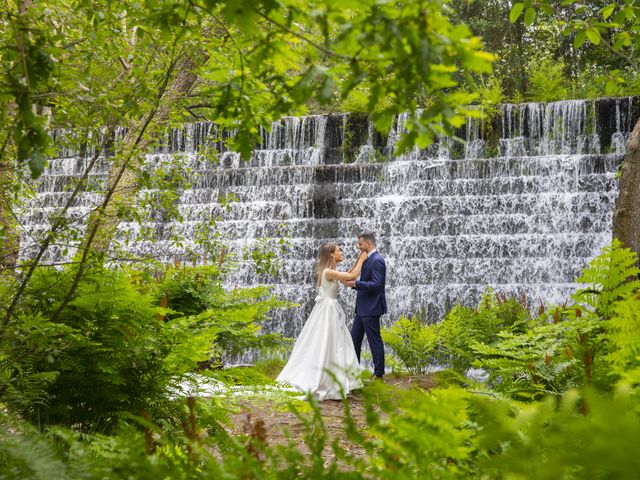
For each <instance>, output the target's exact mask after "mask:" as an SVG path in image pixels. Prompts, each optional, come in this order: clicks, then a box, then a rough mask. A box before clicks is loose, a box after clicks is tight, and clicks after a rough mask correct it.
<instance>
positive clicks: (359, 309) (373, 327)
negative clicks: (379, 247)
mask: <svg viewBox="0 0 640 480" xmlns="http://www.w3.org/2000/svg"><path fill="white" fill-rule="evenodd" d="M386 276H387V266H386V265H385V263H384V258H382V255H380V253H378V252H377V251H376V252H373V253H372V254H371V255H370V256H369V258H367V259H366V260H365V262H364V263H363V264H362V270H361V271H360V280H358V281H356V285H355V289H356V291H357V292H358V293H357V296H356V316H355V318H354V319H353V326H352V327H351V338H352V339H353V346H354V347H355V349H356V354H357V355H358V360H360V350H361V349H362V340H363V339H364V334H365V333H366V334H367V340H368V341H369V348H370V349H371V355H372V356H373V365H374V369H373V374H374V375H375V376H377V377H381V376H383V375H384V345H383V344H382V337H381V336H380V317H381V316H382V315H384V314H385V313H387V299H386V297H385V294H384V288H385V281H386Z"/></svg>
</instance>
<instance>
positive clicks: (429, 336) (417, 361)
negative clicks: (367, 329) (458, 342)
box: [381, 315, 437, 374]
mask: <svg viewBox="0 0 640 480" xmlns="http://www.w3.org/2000/svg"><path fill="white" fill-rule="evenodd" d="M381 334H382V340H384V342H385V343H386V344H387V345H388V346H389V347H390V348H391V349H392V350H393V351H394V353H395V354H396V355H397V356H398V357H399V358H400V360H402V362H403V363H404V364H405V366H406V367H407V369H408V370H409V371H410V372H411V373H415V374H420V373H424V372H426V370H427V368H428V367H429V365H430V364H431V362H432V358H433V355H434V353H435V347H436V342H437V336H436V331H435V328H434V327H433V325H426V324H425V323H424V322H423V321H421V320H420V319H419V318H418V316H416V315H414V316H412V317H411V318H407V317H400V319H399V320H398V321H396V322H395V323H394V324H393V325H391V326H390V327H385V328H383V329H382V331H381Z"/></svg>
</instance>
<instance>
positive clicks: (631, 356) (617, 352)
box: [606, 293, 640, 387]
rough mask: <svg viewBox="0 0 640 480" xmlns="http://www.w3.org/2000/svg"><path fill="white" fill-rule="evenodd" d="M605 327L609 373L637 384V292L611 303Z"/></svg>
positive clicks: (639, 303)
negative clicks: (609, 318) (611, 314)
mask: <svg viewBox="0 0 640 480" xmlns="http://www.w3.org/2000/svg"><path fill="white" fill-rule="evenodd" d="M606 330H607V339H608V341H609V344H610V345H609V353H608V355H607V360H608V361H609V364H610V367H611V374H612V375H613V376H614V377H616V379H619V380H620V381H621V382H623V383H626V384H630V385H632V386H635V387H637V386H638V385H640V293H638V294H637V295H635V296H631V297H629V298H627V299H626V300H624V301H621V302H618V303H617V304H616V305H615V306H614V314H613V317H612V318H611V320H609V322H608V324H607V326H606Z"/></svg>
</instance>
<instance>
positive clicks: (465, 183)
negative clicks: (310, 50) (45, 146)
mask: <svg viewBox="0 0 640 480" xmlns="http://www.w3.org/2000/svg"><path fill="white" fill-rule="evenodd" d="M636 111H637V106H636V104H635V103H634V102H633V99H631V98H621V99H605V100H598V101H581V100H575V101H563V102H556V103H550V104H538V103H529V104H521V105H504V106H502V109H501V111H500V112H499V114H498V115H497V117H496V119H495V120H494V121H493V122H491V123H488V124H485V125H484V126H482V125H481V124H480V123H479V121H478V120H472V119H469V121H468V122H467V125H466V127H464V128H463V129H462V131H461V132H458V134H457V136H459V137H462V138H464V139H466V140H467V142H466V143H465V144H458V143H457V142H454V141H452V140H451V139H442V140H441V141H439V142H437V143H436V144H434V145H432V146H431V147H429V148H428V149H426V150H423V151H419V150H417V149H414V150H413V151H411V152H409V153H406V154H404V155H401V156H399V157H398V158H395V156H394V148H395V142H396V141H397V139H398V138H399V135H400V134H401V133H402V131H403V128H404V123H405V122H406V120H407V116H400V117H399V118H398V119H397V120H396V122H395V125H394V127H393V130H392V131H391V132H390V134H389V135H388V137H386V138H385V137H383V136H381V135H380V134H378V133H376V132H375V131H374V130H373V128H372V126H371V125H370V124H369V123H368V121H367V119H366V118H365V117H362V116H358V115H331V116H309V117H303V118H285V119H283V120H281V121H280V122H276V123H275V124H274V125H272V127H271V129H270V131H266V130H265V131H264V132H263V135H262V136H263V141H262V147H260V148H257V149H256V150H255V151H254V152H253V154H252V156H251V158H250V159H249V160H248V161H244V160H242V159H240V157H239V155H237V154H235V153H232V152H227V151H225V150H224V147H223V143H222V141H221V140H222V139H223V138H224V136H225V135H227V136H228V135H229V134H230V133H228V132H227V133H225V132H219V131H217V130H216V128H215V126H213V125H212V124H209V123H196V124H190V125H186V126H185V127H184V128H181V129H173V130H171V131H170V132H168V133H167V138H166V139H165V141H164V142H162V144H161V145H160V146H158V147H157V148H156V149H155V151H154V153H150V154H148V155H147V162H148V164H149V165H156V164H161V163H162V162H164V161H166V160H169V159H171V157H172V156H175V155H176V154H178V153H179V154H181V155H184V156H185V162H186V163H187V165H188V167H189V169H190V170H189V171H190V172H191V173H189V176H190V178H191V183H192V185H191V188H190V189H188V190H185V191H184V192H183V193H182V195H181V197H180V201H179V209H180V212H181V214H182V216H183V221H180V222H177V221H171V222H166V221H162V218H161V216H160V215H158V220H157V222H155V224H153V225H152V226H154V227H156V234H155V239H153V240H151V241H149V240H148V241H136V240H135V235H133V234H134V233H135V232H137V231H138V230H139V226H137V225H136V224H134V223H130V222H124V223H123V224H122V225H121V226H120V230H121V236H122V237H123V238H131V241H130V242H129V244H128V246H127V249H128V251H129V253H130V254H131V255H141V256H142V255H148V254H153V255H154V256H156V257H158V258H159V259H160V260H163V261H165V262H171V261H173V258H174V256H175V255H180V254H183V253H184V252H185V250H186V249H187V248H189V247H192V246H193V239H194V236H195V235H196V231H197V229H198V227H199V226H200V225H202V224H203V223H204V222H207V221H208V220H210V219H211V217H212V216H219V217H220V220H219V221H218V222H217V223H216V231H217V232H218V233H220V234H222V241H223V243H225V244H226V245H228V246H229V248H230V249H231V250H234V251H236V252H241V251H242V250H243V249H244V248H246V247H250V246H252V245H254V244H255V243H256V242H257V241H259V239H264V238H267V239H269V238H271V239H274V238H280V237H281V236H282V235H283V234H284V235H288V236H289V238H288V243H287V245H288V247H287V251H286V253H285V254H284V258H283V263H282V268H280V269H279V270H278V272H277V274H276V276H275V278H273V277H271V278H269V277H265V276H261V275H259V274H257V273H256V271H255V269H254V268H253V267H252V266H251V265H250V264H242V263H241V264H240V266H239V268H238V269H237V270H236V271H235V272H234V273H233V274H232V275H231V277H230V278H229V280H228V286H229V287H233V286H249V285H255V284H257V283H274V284H275V292H276V293H278V294H279V295H280V296H282V297H283V298H285V299H287V300H291V301H293V302H297V303H300V304H301V305H302V307H301V308H298V309H292V310H288V311H283V312H279V313H277V314H276V315H275V316H274V318H273V319H272V320H271V322H270V324H269V325H268V329H270V330H276V331H280V332H283V333H285V334H287V335H290V336H294V335H296V334H297V332H298V331H299V330H300V328H301V327H302V325H303V323H304V319H305V318H306V315H307V314H308V312H309V310H310V307H311V305H312V302H313V298H314V297H315V293H316V289H315V286H314V278H313V265H314V261H315V258H316V254H317V251H318V247H319V245H320V244H321V243H322V242H325V241H335V242H338V243H339V244H341V245H342V246H343V247H344V249H345V251H346V257H347V262H351V261H353V260H354V259H355V257H356V248H355V239H356V235H357V234H358V233H359V232H361V231H364V230H371V231H374V232H375V233H376V234H377V236H378V239H379V245H378V248H379V250H380V251H381V252H382V254H383V255H384V256H385V257H386V260H387V266H388V267H387V268H388V276H387V299H388V304H389V315H388V316H387V317H386V320H385V321H387V322H388V321H389V319H394V318H397V316H398V315H400V314H403V313H412V312H416V311H418V310H424V311H426V313H427V315H428V316H429V317H430V318H432V319H438V318H440V317H441V316H442V315H443V313H444V312H445V311H446V309H448V308H450V307H451V306H452V305H453V304H454V303H464V304H471V303H474V302H477V300H478V299H479V296H480V295H481V293H482V291H483V290H484V288H485V287H486V286H488V285H490V286H492V287H493V288H494V290H496V291H498V292H504V293H517V294H522V293H525V294H526V296H527V297H528V298H529V299H530V300H531V301H535V302H538V301H542V302H561V301H563V300H564V299H565V298H567V296H568V295H569V294H570V293H571V292H572V291H573V290H574V289H575V288H576V285H575V284H574V280H575V278H576V277H577V276H578V275H579V273H580V271H581V269H582V268H583V267H584V266H585V265H586V264H587V262H588V261H589V260H590V259H591V258H593V257H594V256H596V255H597V254H598V252H599V250H600V248H601V247H603V246H604V245H606V244H607V243H609V242H610V240H611V214H612V209H613V206H614V202H615V198H616V195H617V182H616V172H617V169H618V166H619V164H620V161H621V158H622V155H623V153H624V149H625V144H626V141H627V140H628V137H629V132H630V131H631V128H632V126H633V122H634V121H635V119H636V118H637V116H638V115H637V113H636ZM65 134H69V132H59V133H58V135H60V136H63V135H65ZM116 136H117V138H122V136H123V132H122V131H121V132H118V133H117V135H116ZM203 147H207V148H210V149H214V150H216V151H218V152H219V163H217V164H214V163H212V162H211V161H210V160H208V159H207V157H206V156H205V155H203V154H202V152H203ZM91 153H92V152H88V151H73V150H62V151H61V153H60V158H56V159H53V160H51V161H50V162H49V166H48V168H47V170H46V171H45V173H44V175H43V176H42V178H41V180H40V181H39V183H38V195H37V196H36V198H34V200H33V201H32V202H31V204H30V206H29V208H28V209H27V210H26V211H25V212H24V215H23V216H22V221H23V223H25V224H26V225H27V226H28V227H29V231H30V235H25V236H23V238H22V254H21V255H22V257H23V258H25V257H29V256H30V255H32V253H33V251H34V248H35V247H34V245H33V241H32V238H33V236H34V235H35V236H37V234H38V232H42V231H44V230H46V229H47V228H48V224H49V216H50V215H51V214H52V213H55V211H57V210H58V209H59V208H60V207H61V206H62V205H63V204H64V202H65V201H66V199H67V198H68V195H69V193H68V190H65V187H66V186H67V184H68V183H69V182H70V181H71V180H72V179H74V178H76V177H78V176H79V175H80V174H81V172H82V171H83V169H84V167H85V165H86V163H87V161H88V158H89V156H90V154H91ZM381 160H386V161H381ZM108 168H109V162H108V159H101V160H100V162H99V164H98V167H97V169H96V170H94V172H93V173H92V175H91V179H92V181H93V182H94V183H95V184H96V185H100V184H101V182H104V179H105V178H106V176H107V174H108ZM229 195H232V196H233V197H235V201H234V202H232V203H230V204H229V205H228V206H227V207H226V208H223V207H221V206H220V205H219V204H218V202H217V200H218V199H219V198H221V197H223V196H229ZM99 201H100V195H99V194H98V193H86V194H83V195H81V196H80V198H79V199H78V201H77V203H76V204H75V205H74V206H73V208H72V209H71V210H70V216H71V218H72V219H74V220H75V221H76V222H78V223H79V224H81V223H82V221H83V219H84V218H86V215H87V213H88V212H89V211H90V209H91V208H92V207H93V206H95V205H96V204H97V203H98V202H99ZM176 233H177V234H180V235H184V236H185V237H186V239H187V241H186V243H185V244H184V245H182V246H177V245H176V244H174V243H172V242H171V241H170V238H171V236H172V235H173V234H176ZM70 242H71V244H72V245H71V247H72V248H71V249H70V250H69V249H67V248H66V247H65V246H64V245H54V246H52V247H51V248H50V251H49V252H48V255H47V257H46V258H47V260H48V261H57V260H60V259H61V258H63V257H64V256H68V255H70V254H72V253H73V243H74V242H73V239H71V240H70ZM197 248H198V247H197V246H196V247H194V249H195V250H196V251H197ZM353 300H354V293H353V292H352V291H349V290H343V291H342V292H341V293H340V301H341V302H342V303H343V305H344V306H345V309H346V311H347V312H351V311H352V308H353Z"/></svg>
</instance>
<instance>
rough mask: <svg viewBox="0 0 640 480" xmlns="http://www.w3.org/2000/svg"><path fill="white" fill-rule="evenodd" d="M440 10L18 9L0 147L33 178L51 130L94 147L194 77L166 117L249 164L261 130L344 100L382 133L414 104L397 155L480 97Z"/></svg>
mask: <svg viewBox="0 0 640 480" xmlns="http://www.w3.org/2000/svg"><path fill="white" fill-rule="evenodd" d="M447 12H448V6H447V3H446V2H445V1H443V0H411V1H408V2H407V1H404V2H398V1H387V2H378V1H374V0H365V1H360V0H359V1H350V0H346V1H340V2H337V1H333V0H325V1H319V2H301V1H298V0H283V1H273V0H266V1H258V2H254V1H246V0H235V1H209V0H191V1H177V0H163V1H153V2H152V1H122V2H108V1H104V0H79V1H55V2H51V1H35V2H30V1H26V0H20V1H18V2H17V3H15V4H13V5H10V6H9V7H8V8H7V9H5V10H4V11H3V13H2V14H0V23H1V24H2V26H3V28H2V34H1V35H2V36H1V37H0V42H1V43H2V46H3V48H2V52H3V53H2V56H1V57H0V62H1V63H2V67H3V68H2V71H3V72H5V73H4V74H3V77H2V87H3V88H2V93H1V97H0V114H1V115H2V117H3V121H2V124H3V125H4V126H5V128H3V130H4V131H3V136H2V141H3V142H4V144H5V145H6V146H9V145H13V146H14V147H15V154H16V157H17V158H18V160H19V161H20V162H24V161H26V162H28V163H29V167H30V170H31V172H32V174H33V175H34V176H37V175H38V174H39V173H40V172H41V171H42V168H43V165H44V161H45V158H46V156H47V154H49V153H50V152H51V150H50V148H51V145H50V142H49V138H48V137H49V135H48V133H47V128H51V127H64V128H76V129H82V128H84V129H87V130H90V131H92V132H93V135H92V137H91V138H93V139H96V138H98V137H99V135H98V133H99V132H100V131H102V130H104V129H107V128H113V127H114V126H115V125H121V126H126V125H129V124H131V123H132V122H135V121H138V120H139V119H140V118H143V117H145V115H148V114H149V113H150V112H153V111H154V110H156V109H157V106H158V104H159V102H160V101H161V98H162V97H163V95H164V96H166V95H167V94H168V92H167V90H168V89H169V87H170V85H171V80H172V79H173V78H174V77H175V76H176V75H177V74H178V73H179V70H180V69H185V68H192V69H193V71H194V73H195V75H196V76H197V84H196V85H195V88H194V89H193V90H191V91H189V92H188V94H184V95H179V96H178V98H176V101H175V102H174V104H173V105H172V106H171V108H170V115H169V116H168V117H167V121H182V120H188V119H207V120H211V121H214V122H216V123H217V124H219V125H220V126H221V127H223V128H228V129H232V130H233V131H234V132H235V135H234V136H233V139H232V140H231V143H232V146H233V147H234V148H235V149H237V150H239V151H241V152H242V153H243V154H244V155H247V154H248V153H249V151H250V149H251V148H252V147H253V146H254V145H255V144H256V143H257V141H258V140H259V127H260V126H268V125H269V124H270V122H271V121H272V120H274V119H277V118H279V117H281V116H283V115H291V114H300V113H303V112H304V111H305V108H306V106H307V105H308V104H309V102H310V101H313V102H317V103H318V104H320V105H326V104H328V103H330V102H340V101H348V102H350V104H351V105H352V106H355V107H356V108H360V109H362V110H365V111H368V112H370V113H371V114H372V115H373V116H374V117H375V120H376V125H377V126H378V128H380V129H381V130H385V129H388V128H389V126H390V124H391V121H392V116H393V114H395V113H398V112H404V111H410V112H412V111H415V110H416V109H417V108H419V107H422V108H424V110H422V113H421V114H420V118H419V119H416V120H415V121H414V122H413V123H411V124H410V127H409V128H410V133H409V135H408V137H407V140H406V143H405V148H406V146H408V145H410V144H414V143H417V144H418V145H421V146H424V145H426V144H427V143H429V142H430V140H431V139H432V138H433V136H434V135H435V134H438V133H441V132H443V131H445V132H446V131H450V130H451V128H453V127H456V126H459V125H461V124H462V123H463V122H464V117H465V116H466V115H468V114H470V113H471V112H470V111H469V110H468V109H467V108H466V107H467V106H468V105H469V104H470V103H471V102H472V101H473V100H474V98H475V96H474V95H473V94H472V93H470V92H469V91H468V89H462V88H461V83H460V81H461V79H462V78H464V77H465V76H468V75H471V74H473V73H479V72H489V71H490V70H491V61H492V59H493V56H492V55H491V54H489V53H487V52H485V51H483V49H482V43H481V40H480V39H479V38H478V37H476V36H474V35H473V34H472V33H471V31H470V30H469V28H468V27H466V26H464V25H454V24H453V23H452V22H451V21H450V20H449V18H448V16H447ZM185 59H189V62H188V64H186V63H185ZM160 123H166V122H160ZM8 127H10V128H8ZM152 133H153V128H152V129H150V130H145V132H144V134H145V135H147V134H152Z"/></svg>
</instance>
